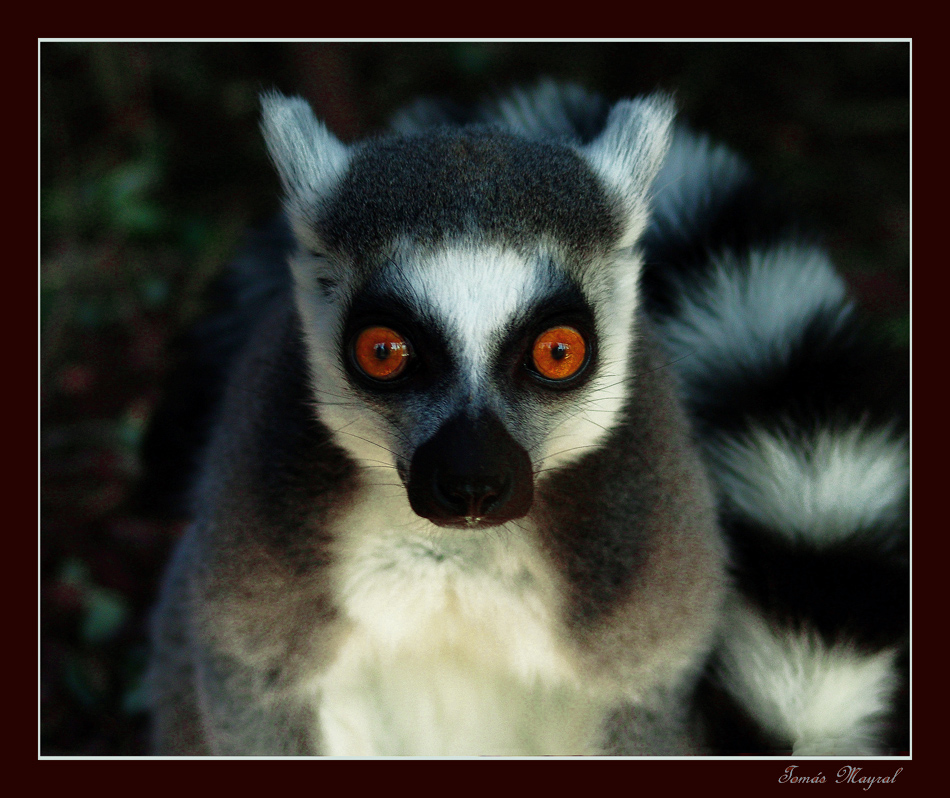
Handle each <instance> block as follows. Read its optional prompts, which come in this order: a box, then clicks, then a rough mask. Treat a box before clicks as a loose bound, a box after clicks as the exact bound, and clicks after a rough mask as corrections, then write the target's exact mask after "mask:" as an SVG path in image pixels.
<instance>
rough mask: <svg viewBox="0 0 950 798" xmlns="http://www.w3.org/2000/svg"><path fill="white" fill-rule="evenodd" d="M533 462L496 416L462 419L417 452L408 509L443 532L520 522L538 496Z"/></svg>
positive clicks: (454, 419) (453, 420)
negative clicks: (455, 528)
mask: <svg viewBox="0 0 950 798" xmlns="http://www.w3.org/2000/svg"><path fill="white" fill-rule="evenodd" d="M532 482H533V474H532V470H531V459H530V458H529V457H528V453H527V452H526V451H525V450H524V448H523V447H522V446H520V445H519V444H518V443H517V441H515V440H514V438H512V437H511V435H510V434H509V433H508V431H507V430H506V429H505V427H504V425H503V424H502V423H501V421H500V420H499V419H498V418H497V417H496V416H495V415H494V414H491V413H486V412H482V413H479V414H477V415H469V414H465V413H463V414H459V415H457V416H453V417H452V418H450V419H449V420H448V421H446V422H445V423H444V424H443V425H442V427H440V428H439V430H438V432H436V434H435V435H434V436H432V438H430V439H429V440H428V441H426V442H425V443H424V444H422V445H421V446H420V447H419V448H418V449H417V450H416V452H415V454H414V455H413V458H412V462H411V463H410V465H409V481H408V485H407V490H408V495H409V504H410V505H411V506H412V509H413V510H414V511H415V512H416V513H417V514H419V515H421V516H422V517H423V518H428V519H429V520H430V521H432V522H433V523H436V524H439V525H440V526H450V527H462V526H492V525H497V524H501V523H504V522H505V521H510V520H512V519H513V518H520V517H521V516H523V515H525V514H526V513H527V512H528V510H529V509H531V502H532V498H533V495H534V486H533V484H532Z"/></svg>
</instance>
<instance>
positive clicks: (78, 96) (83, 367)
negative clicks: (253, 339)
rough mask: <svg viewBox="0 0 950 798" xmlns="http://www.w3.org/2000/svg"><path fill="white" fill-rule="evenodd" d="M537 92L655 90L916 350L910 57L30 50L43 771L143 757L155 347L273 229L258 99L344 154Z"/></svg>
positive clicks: (446, 49)
mask: <svg viewBox="0 0 950 798" xmlns="http://www.w3.org/2000/svg"><path fill="white" fill-rule="evenodd" d="M541 76H552V77H555V78H560V79H568V80H574V81H577V82H579V83H581V84H583V85H585V86H587V87H589V88H592V89H596V90H599V91H601V92H603V93H604V94H606V95H607V96H608V97H610V98H611V99H618V98H620V97H624V96H632V95H636V94H639V93H642V92H645V91H651V90H654V89H657V88H663V89H666V90H668V91H672V92H674V93H675V95H676V97H677V100H678V103H679V106H680V108H681V113H682V117H683V118H684V119H685V120H686V121H688V122H689V123H690V124H692V125H693V126H694V127H696V128H698V129H700V130H704V131H706V132H708V133H710V134H711V135H713V136H714V137H715V138H717V139H719V140H722V141H724V142H726V143H728V144H729V145H730V146H732V147H733V148H734V149H735V150H737V151H738V152H739V153H741V154H742V155H743V156H744V157H746V158H747V159H748V160H749V161H751V162H752V164H753V165H754V166H755V167H756V168H757V169H758V170H759V171H760V172H761V173H762V174H763V175H764V176H765V177H767V178H768V179H770V180H771V181H772V182H773V183H774V184H775V185H776V186H777V187H778V188H779V189H780V190H782V191H784V192H785V193H786V194H787V195H788V196H789V197H790V199H791V200H792V201H793V202H794V203H795V204H796V205H797V207H799V208H800V209H801V211H802V214H803V216H804V218H805V219H806V220H808V221H809V222H810V223H811V225H812V226H813V227H814V228H815V229H816V230H817V231H818V232H819V233H821V234H822V235H824V237H825V240H826V242H827V243H828V245H829V247H830V249H831V251H832V253H833V256H834V258H835V260H836V262H837V263H838V265H839V266H840V267H841V269H842V270H843V272H844V273H845V275H846V277H847V279H848V280H849V282H850V283H851V285H852V287H853V289H854V291H855V294H856V296H857V297H858V299H859V301H860V302H861V304H862V305H863V306H864V308H865V309H866V310H867V311H868V313H869V314H870V315H871V317H872V318H873V319H874V321H875V323H876V324H877V326H878V327H879V329H880V330H881V331H882V333H883V334H884V335H885V336H887V337H888V338H890V340H892V341H893V342H894V343H896V344H897V345H899V346H907V345H908V343H909V335H910V325H909V315H908V305H909V227H910V225H909V177H910V172H909V146H910V133H909V118H910V115H909V88H910V45H909V44H908V43H901V42H895V43H891V42H883V43H854V42H848V43H754V44H752V43H723V44H719V43H610V44H607V43H551V44H549V43H519V42H500V43H492V44H479V43H470V42H461V43H425V44H415V43H364V44H348V43H331V44H320V43H315V44H300V43H268V44H261V43H248V42H237V43H81V42H44V43H43V44H41V47H40V112H41V113H40V121H41V127H40V143H41V170H40V172H41V180H40V190H41V218H40V224H41V253H40V256H41V257H40V260H41V271H40V300H41V302H40V309H41V341H40V346H41V388H40V394H41V395H40V402H41V416H42V436H41V505H42V506H41V541H40V542H41V580H42V583H41V606H40V612H41V650H40V654H41V663H40V665H41V696H40V750H41V753H42V754H46V755H66V756H69V755H93V756H94V755H140V754H144V753H145V750H146V748H145V746H146V736H145V716H144V713H143V690H142V668H143V664H144V661H145V643H144V641H145V631H144V630H145V622H146V619H147V613H148V608H149V607H150V605H151V603H152V602H153V600H154V596H155V590H156V584H157V579H158V575H159V573H160V570H161V566H162V564H163V562H164V559H165V557H166V556H167V553H168V550H169V547H170V546H171V544H172V542H173V541H174V539H175V537H176V536H177V535H178V534H179V533H180V525H178V524H174V523H168V522H164V521H160V520H156V519H151V518H146V517H144V516H143V515H142V514H141V513H139V512H137V510H136V508H135V506H134V504H133V503H132V502H131V501H130V497H131V496H132V495H133V490H134V487H135V484H136V479H137V477H138V475H139V473H140V466H139V460H138V454H137V446H138V443H139V440H140V438H141V435H142V431H143V429H144V427H145V425H146V424H147V422H148V418H149V415H150V413H151V411H152V408H153V407H154V403H155V399H156V397H157V395H158V393H159V391H160V390H161V381H162V378H163V376H164V374H165V371H166V369H167V363H168V357H167V351H168V344H169V341H170V340H171V338H172V336H173V335H174V334H175V333H176V332H178V331H180V330H182V329H183V328H185V327H186V326H187V325H188V323H189V322H190V321H192V320H193V319H194V318H195V317H196V316H197V315H198V314H199V313H200V312H201V306H202V299H201V298H202V292H203V290H204V288H205V287H206V286H207V284H208V282H209V280H211V279H212V278H213V276H214V275H215V274H216V273H217V272H218V271H219V270H220V269H221V268H222V267H223V265H224V264H225V263H226V262H227V260H228V258H229V257H231V256H232V255H233V253H234V251H235V249H236V248H237V247H238V246H239V244H240V240H241V235H242V233H243V231H244V230H245V229H247V227H248V226H251V225H254V224H259V223H261V222H263V221H265V220H266V219H267V218H269V217H270V216H271V215H272V214H273V213H274V212H275V211H276V210H277V208H278V206H279V200H278V194H277V181H276V179H275V177H274V175H273V174H272V172H271V170H270V167H269V165H268V163H267V158H266V154H265V152H264V149H263V146H262V142H261V140H260V136H259V134H258V130H257V114H258V110H257V95H258V93H259V92H260V91H261V90H262V89H267V88H279V89H281V90H282V91H284V92H287V93H300V94H303V95H304V96H306V97H308V99H310V100H311V101H312V103H313V104H314V106H315V108H316V110H317V112H318V114H319V115H320V116H321V117H322V118H323V119H324V120H326V121H327V123H328V124H329V125H330V127H331V128H332V129H333V130H334V131H335V132H337V134H338V135H340V136H341V137H342V138H344V139H354V138H357V137H360V136H363V135H367V134H371V133H373V132H374V131H377V130H379V129H381V128H382V127H383V126H384V125H385V120H386V118H387V117H388V115H389V114H391V113H392V111H393V110H395V109H396V108H397V107H399V106H400V105H401V104H403V103H405V102H408V101H410V100H412V99H413V98H415V97H417V96H419V95H420V94H438V95H446V96H450V97H453V98H455V99H457V100H460V101H466V100H476V99H479V98H480V97H482V96H484V95H485V94H489V93H493V92H497V91H502V90H504V89H505V88H507V87H509V86H511V85H512V84H526V83H531V82H533V81H535V80H536V79H537V78H539V77H541Z"/></svg>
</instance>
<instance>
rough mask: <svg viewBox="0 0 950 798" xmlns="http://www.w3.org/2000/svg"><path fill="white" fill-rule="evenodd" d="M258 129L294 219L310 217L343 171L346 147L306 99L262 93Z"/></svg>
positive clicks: (348, 153) (345, 164) (301, 219)
mask: <svg viewBox="0 0 950 798" xmlns="http://www.w3.org/2000/svg"><path fill="white" fill-rule="evenodd" d="M261 111H262V119H261V129H262V131H263V133H264V140H265V142H266V143H267V149H268V152H269V153H270V157H271V159H272V160H273V162H274V165H275V166H276V167H277V172H278V174H279V175H280V179H281V182H282V183H283V186H284V191H285V193H286V202H287V209H288V211H289V213H290V215H291V217H292V218H293V220H294V221H295V222H298V223H299V222H301V221H304V220H305V219H307V217H309V216H311V215H312V213H313V210H314V207H315V205H316V204H317V203H318V201H319V200H320V198H321V197H322V196H324V195H325V194H326V192H327V191H329V190H330V188H331V187H332V186H333V185H334V184H335V183H336V181H337V180H339V178H340V177H341V176H342V174H343V173H344V172H345V171H346V167H347V164H348V162H349V159H350V151H349V148H348V147H347V146H346V145H345V144H343V143H342V142H340V140H339V139H337V138H336V136H334V135H333V134H332V133H331V132H330V131H329V130H327V128H326V126H325V125H324V124H323V123H322V122H320V121H319V120H317V118H316V117H315V116H314V115H313V111H312V110H311V109H310V105H309V104H308V103H307V101H306V100H304V99H302V98H300V97H285V96H284V95H283V94H280V93H278V92H266V93H264V94H262V95H261Z"/></svg>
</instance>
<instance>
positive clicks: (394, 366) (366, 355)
mask: <svg viewBox="0 0 950 798" xmlns="http://www.w3.org/2000/svg"><path fill="white" fill-rule="evenodd" d="M411 354H412V350H411V348H410V346H409V342H408V341H407V340H406V339H405V338H404V337H403V336H401V335H400V334H399V333H397V332H396V331H395V330H391V329H389V327H367V328H366V329H365V330H363V332H361V333H360V334H359V335H358V336H356V340H355V342H354V343H353V357H354V359H355V360H356V364H357V365H358V366H359V367H360V369H361V370H362V371H363V373H364V374H365V375H366V376H367V377H371V378H372V379H374V380H382V381H387V380H393V379H395V378H396V377H398V376H399V375H400V374H402V372H403V371H405V369H406V366H407V365H409V357H410V355H411Z"/></svg>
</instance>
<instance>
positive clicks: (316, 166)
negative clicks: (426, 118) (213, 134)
mask: <svg viewBox="0 0 950 798" xmlns="http://www.w3.org/2000/svg"><path fill="white" fill-rule="evenodd" d="M669 117H670V112H669V109H668V108H666V107H665V106H661V105H649V104H646V105H641V106H637V107H633V106H630V107H623V108H621V109H620V112H619V113H615V114H614V115H613V116H612V117H611V120H612V121H611V120H609V121H608V125H607V128H606V129H605V132H604V134H603V135H602V136H601V137H600V138H599V139H597V140H596V141H595V142H593V143H592V144H590V145H588V146H587V147H586V148H580V147H573V146H569V145H567V144H564V145H561V144H557V143H552V142H541V141H535V140H532V139H530V138H526V137H520V136H517V135H515V134H512V133H510V132H504V131H501V130H498V129H493V128H474V129H473V128H466V129H464V130H449V129H435V130H434V131H430V132H428V133H425V134H418V135H414V136H396V137H391V138H386V139H381V140H379V141H376V142H370V143H368V144H364V145H362V146H360V147H358V148H356V149H353V150H350V149H349V148H346V147H344V145H342V144H340V143H339V142H338V141H336V140H335V139H333V137H332V136H331V135H330V134H329V133H328V132H327V131H326V130H325V129H324V128H323V127H322V126H321V125H319V123H317V122H316V120H314V119H313V118H312V116H310V115H309V109H307V108H306V106H305V105H302V101H297V100H287V99H285V98H279V99H274V98H272V99H271V101H270V104H268V103H265V124H264V127H265V133H266V134H267V138H268V143H269V145H270V147H271V152H272V155H273V157H274V160H275V162H276V163H277V165H278V168H279V170H280V172H281V175H282V177H283V179H284V182H285V185H286V187H287V191H288V199H287V208H288V213H289V215H290V218H291V221H292V224H293V227H294V231H295V234H296V237H297V240H298V242H299V244H300V249H299V251H298V253H297V255H296V256H295V258H294V259H293V261H292V264H291V265H292V269H293V272H294V278H295V292H296V300H297V306H298V310H299V312H300V315H301V318H302V322H303V332H304V336H305V339H306V341H307V349H308V353H309V359H310V365H311V370H312V375H313V390H314V394H315V399H316V405H317V409H318V413H319V416H320V418H321V420H322V421H323V422H324V423H325V424H326V425H327V427H328V428H329V429H330V430H331V431H332V433H333V434H334V436H335V438H336V439H337V441H338V443H339V444H340V445H341V446H342V447H343V448H344V449H346V450H347V451H348V452H349V453H350V454H351V455H352V456H353V457H354V458H355V459H356V460H357V462H359V463H360V464H362V465H363V466H364V468H365V469H366V470H368V471H369V470H373V469H394V470H395V472H396V474H397V475H398V479H399V482H400V484H401V486H402V487H403V489H404V490H405V495H406V498H407V500H408V502H409V505H410V506H411V508H412V510H413V511H415V513H416V514H417V515H419V516H421V517H422V518H425V519H427V520H429V521H431V522H433V523H434V524H437V525H439V526H449V527H459V526H497V525H499V524H503V523H505V522H508V521H513V520H516V519H518V518H520V517H522V516H524V515H526V514H527V513H528V512H529V511H530V509H531V506H532V498H533V494H534V486H535V482H536V480H537V479H539V478H543V475H544V474H545V473H546V472H547V471H550V470H551V469H553V468H556V467H557V466H559V465H562V464H564V463H566V462H570V461H572V460H574V459H576V458H578V457H582V456H583V455H584V453H585V451H588V450H590V449H591V448H593V447H595V446H596V445H597V443H598V441H600V440H601V439H602V437H603V436H604V435H605V434H607V433H608V432H609V430H610V428H611V426H612V424H613V423H614V422H615V416H616V415H617V413H618V411H619V410H620V408H621V407H622V405H623V402H624V399H625V397H626V396H627V394H628V392H629V390H630V383H629V374H628V364H629V361H630V356H631V349H632V347H633V346H634V345H635V333H634V318H635V311H636V304H637V278H638V273H639V267H640V261H639V255H638V253H637V251H636V247H635V245H636V240H637V238H638V236H639V234H640V231H641V229H642V226H643V222H644V219H645V217H646V212H645V205H646V200H645V194H646V191H647V186H648V184H649V182H650V180H651V179H652V176H653V174H654V172H655V169H656V168H658V165H659V162H660V159H661V158H662V154H663V151H664V150H665V147H666V139H667V128H668V125H669ZM302 153H304V154H306V153H309V155H306V157H304V155H302ZM541 165H543V170H542V169H540V168H536V167H540V166H541ZM367 198H368V199H367ZM377 473H380V472H379V471H377ZM386 473H389V474H391V473H392V472H391V471H387V472H386Z"/></svg>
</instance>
